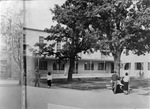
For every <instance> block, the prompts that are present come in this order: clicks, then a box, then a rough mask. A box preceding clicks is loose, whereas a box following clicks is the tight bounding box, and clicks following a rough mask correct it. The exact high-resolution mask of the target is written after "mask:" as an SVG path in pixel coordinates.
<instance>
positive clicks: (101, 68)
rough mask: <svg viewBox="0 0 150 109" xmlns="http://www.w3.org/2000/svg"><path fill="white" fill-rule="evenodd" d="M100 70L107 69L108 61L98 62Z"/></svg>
mask: <svg viewBox="0 0 150 109" xmlns="http://www.w3.org/2000/svg"><path fill="white" fill-rule="evenodd" d="M98 70H106V63H104V62H101V63H98Z"/></svg>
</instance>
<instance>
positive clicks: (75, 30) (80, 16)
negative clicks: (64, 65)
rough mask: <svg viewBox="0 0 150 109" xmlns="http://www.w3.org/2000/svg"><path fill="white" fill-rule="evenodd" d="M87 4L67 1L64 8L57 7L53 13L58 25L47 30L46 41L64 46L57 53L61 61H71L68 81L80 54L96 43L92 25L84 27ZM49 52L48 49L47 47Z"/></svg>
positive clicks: (71, 0)
mask: <svg viewBox="0 0 150 109" xmlns="http://www.w3.org/2000/svg"><path fill="white" fill-rule="evenodd" d="M86 4H87V3H86V2H85V1H81V0H67V1H66V2H65V3H64V4H63V5H62V6H58V5H56V6H55V8H54V9H53V10H51V11H52V13H53V14H54V16H53V20H55V21H56V22H57V23H58V24H57V25H56V26H51V28H50V29H45V31H47V32H48V33H50V35H49V36H48V37H47V38H46V40H48V41H49V40H55V44H56V43H57V42H61V43H62V44H63V48H62V49H61V50H59V51H57V52H55V53H54V54H55V56H56V57H59V59H65V60H69V64H70V66H69V72H68V81H71V80H72V74H73V72H74V66H75V60H76V59H78V57H79V56H78V53H81V52H82V51H84V52H87V51H88V50H89V49H91V48H92V46H93V45H94V43H95V42H96V37H95V35H93V32H92V30H91V28H90V25H86V26H83V25H82V23H83V22H84V21H85V20H86V16H85V12H86V11H87V10H86V9H87V5H86ZM47 51H49V50H48V47H47Z"/></svg>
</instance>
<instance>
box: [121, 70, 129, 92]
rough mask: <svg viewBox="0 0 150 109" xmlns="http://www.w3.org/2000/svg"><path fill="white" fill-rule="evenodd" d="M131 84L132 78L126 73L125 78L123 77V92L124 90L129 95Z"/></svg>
mask: <svg viewBox="0 0 150 109" xmlns="http://www.w3.org/2000/svg"><path fill="white" fill-rule="evenodd" d="M129 82H130V78H129V76H128V73H127V72H126V73H125V76H124V77H123V85H124V86H123V90H124V93H125V94H126V95H127V94H128V92H129Z"/></svg>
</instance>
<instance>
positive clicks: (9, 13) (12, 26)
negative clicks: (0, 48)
mask: <svg viewBox="0 0 150 109" xmlns="http://www.w3.org/2000/svg"><path fill="white" fill-rule="evenodd" d="M1 6H2V8H3V10H1V22H0V23H1V28H0V29H1V34H2V35H1V38H2V39H3V41H4V43H5V44H6V45H7V48H8V49H7V52H8V54H10V57H11V56H12V57H13V59H14V61H15V62H16V63H17V65H18V67H19V71H18V72H20V70H21V68H20V67H21V65H20V64H21V60H20V59H21V55H20V52H21V50H20V49H21V45H20V44H21V43H20V42H21V37H22V34H23V5H22V2H16V1H2V2H1ZM14 7H15V8H14Z"/></svg>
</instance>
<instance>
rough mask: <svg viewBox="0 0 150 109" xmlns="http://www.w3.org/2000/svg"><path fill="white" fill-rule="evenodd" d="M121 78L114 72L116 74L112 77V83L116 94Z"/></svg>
mask: <svg viewBox="0 0 150 109" xmlns="http://www.w3.org/2000/svg"><path fill="white" fill-rule="evenodd" d="M118 79H119V77H118V75H117V72H116V71H114V73H113V74H112V76H111V81H112V90H113V92H114V93H116V91H117V81H118Z"/></svg>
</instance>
